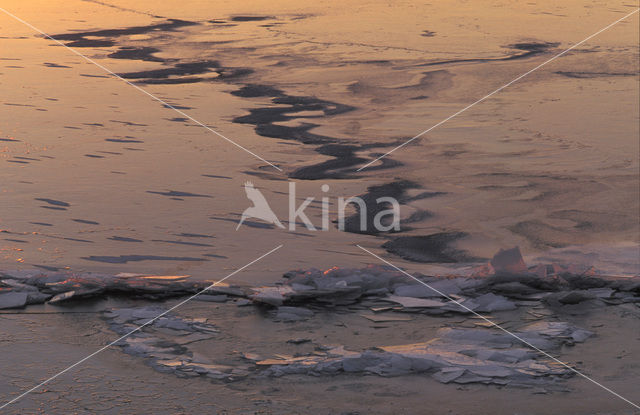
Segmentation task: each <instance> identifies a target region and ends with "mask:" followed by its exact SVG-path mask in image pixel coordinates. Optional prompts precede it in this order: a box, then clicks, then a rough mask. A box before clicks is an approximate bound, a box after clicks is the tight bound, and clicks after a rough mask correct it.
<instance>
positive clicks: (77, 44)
mask: <svg viewBox="0 0 640 415" xmlns="http://www.w3.org/2000/svg"><path fill="white" fill-rule="evenodd" d="M115 44H116V42H115V40H111V39H78V40H73V41H71V42H67V43H65V45H66V46H69V47H71V48H108V47H111V46H114V45H115Z"/></svg>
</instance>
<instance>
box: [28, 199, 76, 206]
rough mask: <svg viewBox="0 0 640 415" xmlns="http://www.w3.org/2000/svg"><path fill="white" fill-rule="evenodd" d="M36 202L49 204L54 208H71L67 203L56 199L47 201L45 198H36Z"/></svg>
mask: <svg viewBox="0 0 640 415" xmlns="http://www.w3.org/2000/svg"><path fill="white" fill-rule="evenodd" d="M34 200H38V201H40V202H45V203H48V204H50V205H54V206H65V207H69V206H71V205H70V204H69V203H67V202H63V201H61V200H56V199H47V198H43V197H37V198H34Z"/></svg>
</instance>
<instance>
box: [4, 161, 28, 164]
mask: <svg viewBox="0 0 640 415" xmlns="http://www.w3.org/2000/svg"><path fill="white" fill-rule="evenodd" d="M7 163H18V164H29V162H28V161H21V160H7Z"/></svg>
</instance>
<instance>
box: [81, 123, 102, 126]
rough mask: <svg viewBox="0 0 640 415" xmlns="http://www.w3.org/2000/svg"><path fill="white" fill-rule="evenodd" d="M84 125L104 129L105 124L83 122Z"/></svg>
mask: <svg viewBox="0 0 640 415" xmlns="http://www.w3.org/2000/svg"><path fill="white" fill-rule="evenodd" d="M82 125H88V126H90V127H104V124H101V123H99V122H83V123H82Z"/></svg>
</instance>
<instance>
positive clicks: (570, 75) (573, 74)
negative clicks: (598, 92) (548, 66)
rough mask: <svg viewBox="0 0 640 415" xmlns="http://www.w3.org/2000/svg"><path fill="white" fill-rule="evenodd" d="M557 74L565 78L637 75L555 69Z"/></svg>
mask: <svg viewBox="0 0 640 415" xmlns="http://www.w3.org/2000/svg"><path fill="white" fill-rule="evenodd" d="M554 73H555V74H558V75H563V76H566V77H567V78H578V79H585V78H600V77H606V76H637V75H638V74H636V73H633V72H575V71H574V72H572V71H556V72H554Z"/></svg>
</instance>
